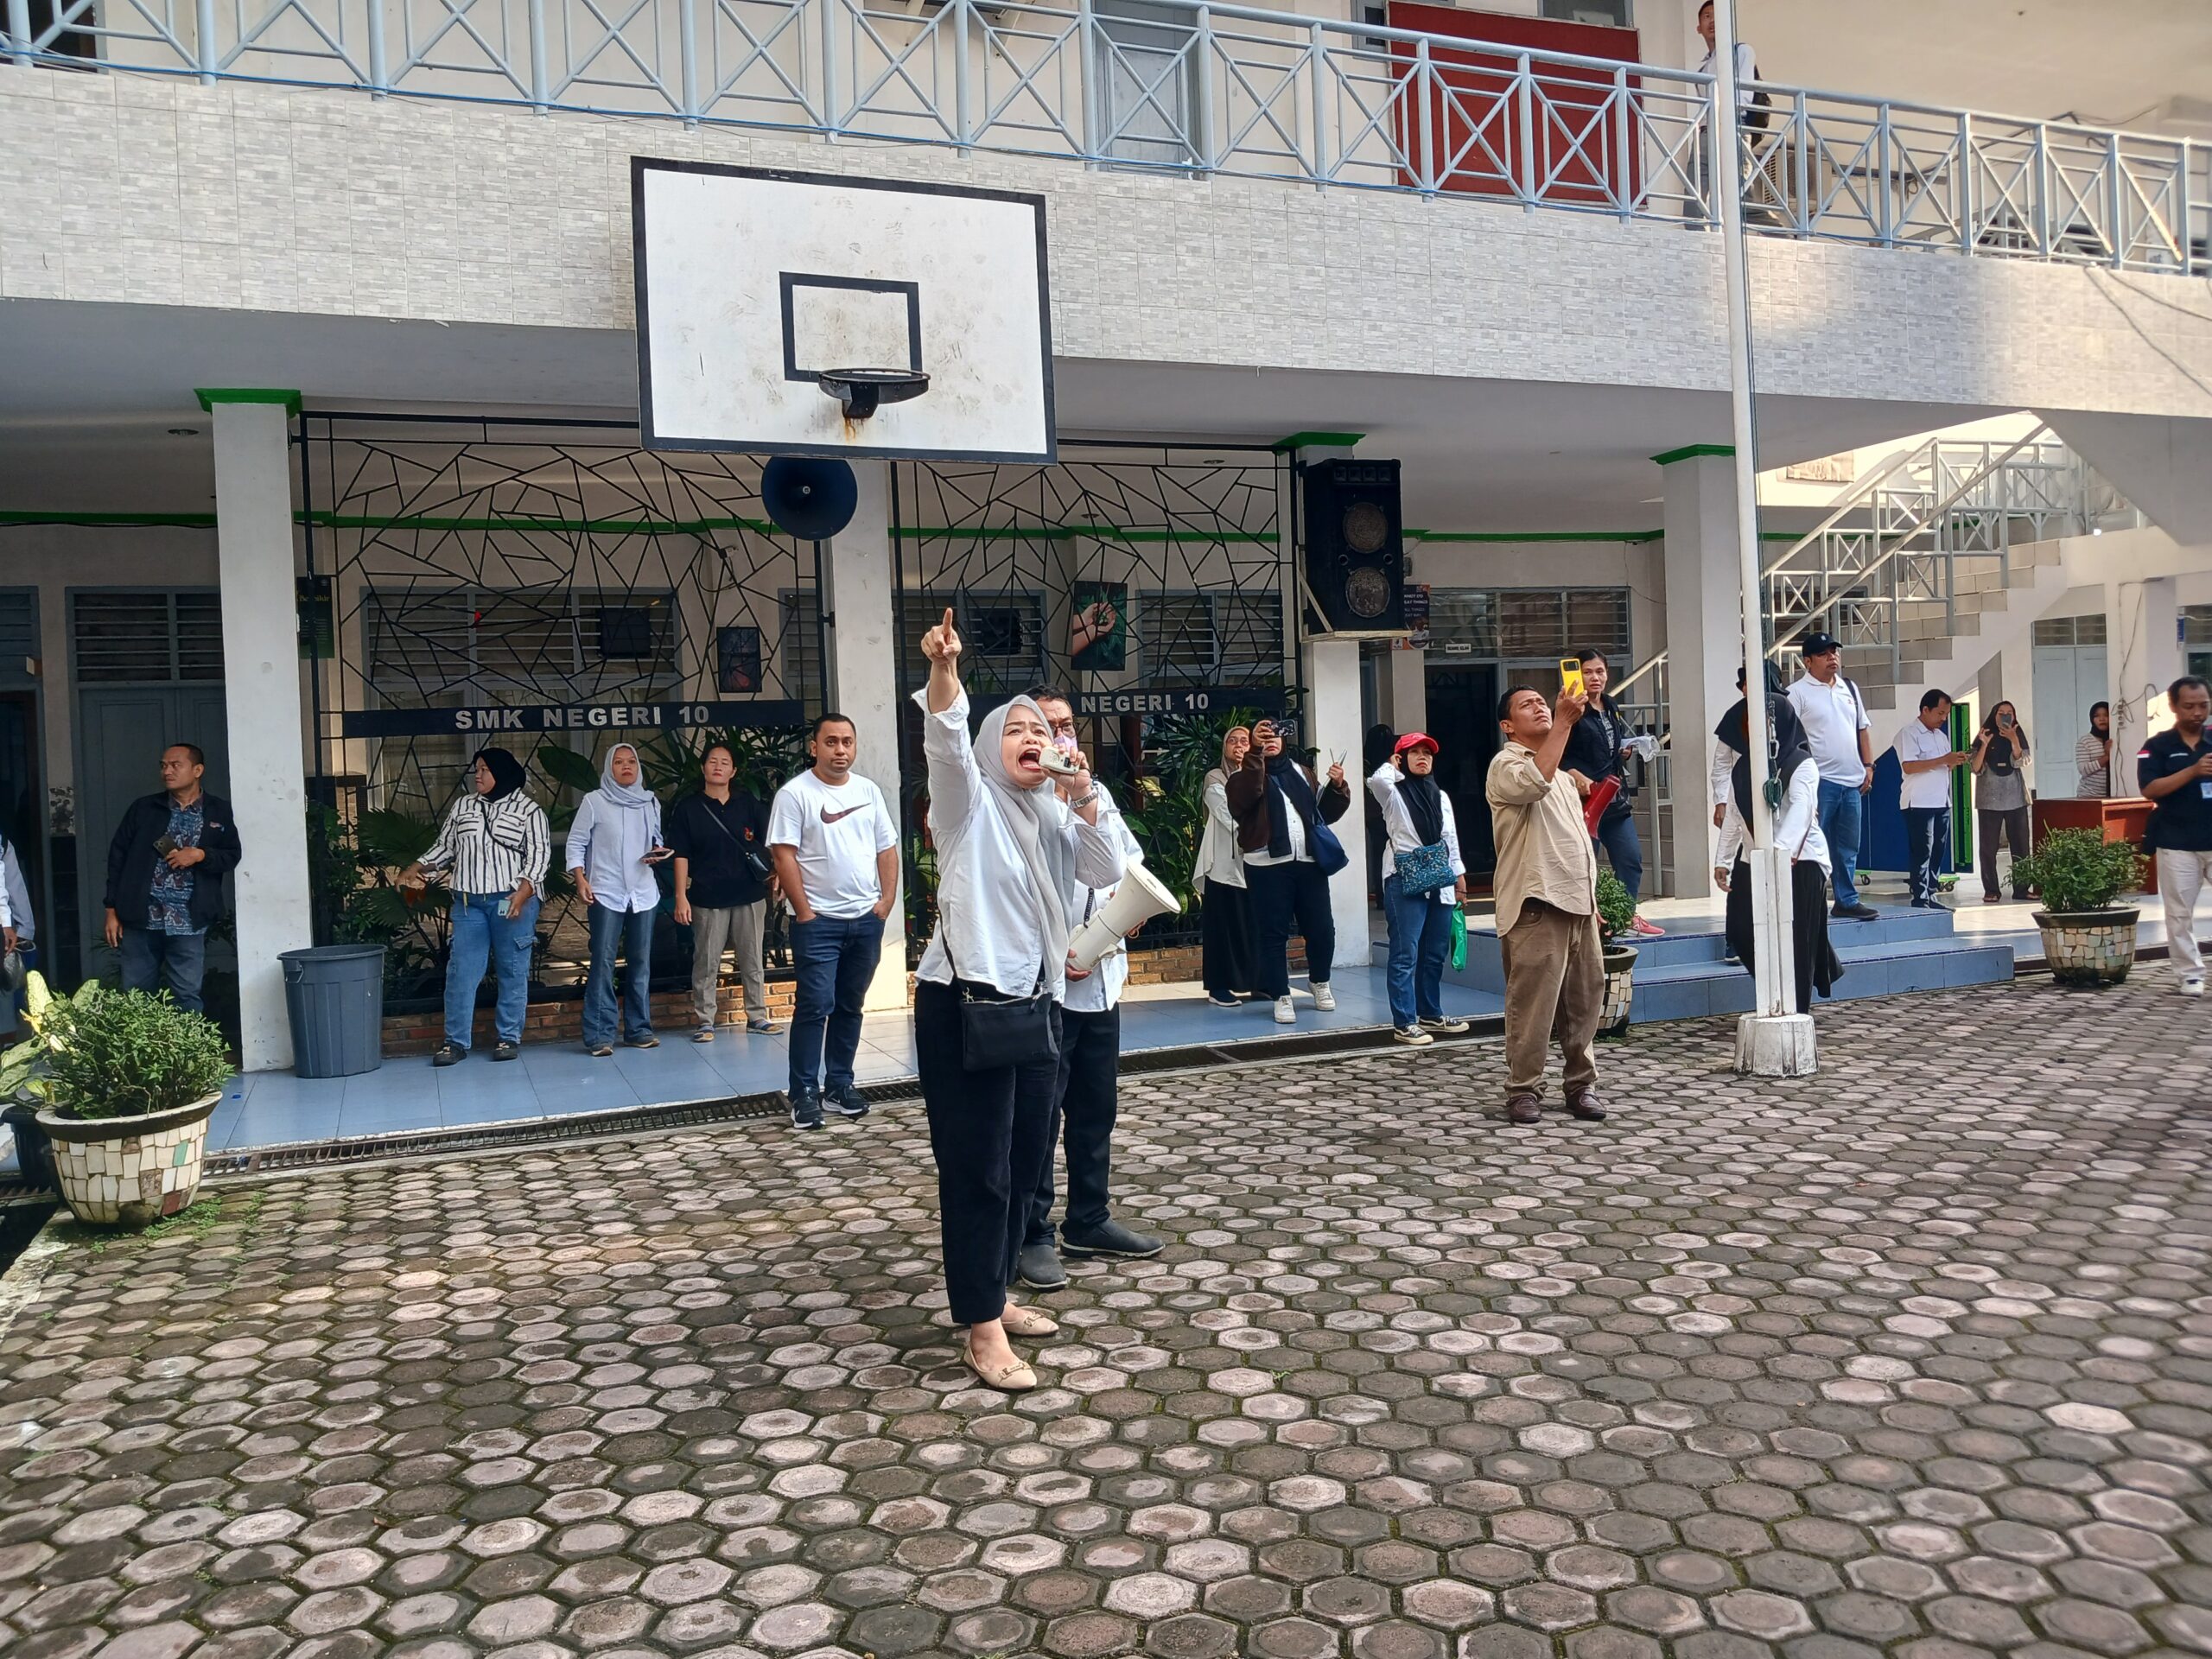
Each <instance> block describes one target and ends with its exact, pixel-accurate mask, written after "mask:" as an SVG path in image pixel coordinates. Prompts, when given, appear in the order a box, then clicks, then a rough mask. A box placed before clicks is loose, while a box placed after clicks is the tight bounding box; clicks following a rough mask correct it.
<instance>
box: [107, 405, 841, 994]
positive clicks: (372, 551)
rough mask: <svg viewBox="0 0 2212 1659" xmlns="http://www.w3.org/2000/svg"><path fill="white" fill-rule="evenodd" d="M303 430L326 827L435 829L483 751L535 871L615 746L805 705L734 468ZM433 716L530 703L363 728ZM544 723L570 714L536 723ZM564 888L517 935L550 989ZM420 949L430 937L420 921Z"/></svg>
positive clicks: (502, 427) (552, 427) (624, 450)
mask: <svg viewBox="0 0 2212 1659" xmlns="http://www.w3.org/2000/svg"><path fill="white" fill-rule="evenodd" d="M302 425H303V433H304V435H303V440H302V442H303V446H304V453H303V463H302V486H303V494H304V497H305V506H306V510H307V519H308V549H309V561H308V568H309V571H310V573H311V574H310V575H309V577H308V582H307V584H306V585H305V586H304V587H303V590H302V649H303V650H313V649H315V647H314V645H313V643H312V642H313V641H314V639H315V638H317V637H318V636H319V637H320V639H321V640H322V641H323V642H324V643H323V645H322V646H321V659H320V660H318V662H317V664H316V671H315V730H316V739H317V746H318V757H319V770H320V772H321V774H322V775H321V779H320V780H319V781H320V786H321V794H322V796H323V797H324V798H325V799H327V800H328V801H329V802H331V803H332V804H335V805H337V806H338V807H339V808H340V815H341V817H343V818H344V819H345V820H346V823H348V824H349V825H356V826H358V825H360V824H367V825H369V826H371V827H372V829H377V830H378V831H381V832H384V833H386V834H387V835H391V834H395V833H396V834H401V835H403V836H404V833H405V825H404V823H402V822H401V821H402V820H413V821H415V823H416V827H417V830H418V832H419V829H420V827H421V826H423V825H431V824H435V823H436V822H437V821H438V820H439V819H441V818H442V817H443V815H444V813H445V812H446V810H448V806H449V805H450V804H451V803H452V802H453V800H454V798H456V796H457V795H458V794H459V792H460V791H461V789H462V788H463V787H464V786H465V785H466V779H465V775H464V769H465V768H466V767H467V763H468V760H469V757H470V755H471V754H472V753H474V751H475V750H476V749H477V748H479V747H482V746H483V745H484V744H486V743H487V742H495V743H498V744H499V745H500V746H501V747H505V748H508V749H510V750H512V751H513V752H514V753H515V754H516V755H517V756H518V758H519V759H520V760H522V762H523V763H524V766H525V767H526V768H527V769H528V771H529V772H530V777H531V783H530V788H531V793H532V794H533V795H534V796H535V797H537V798H538V799H539V800H540V801H541V802H543V804H545V805H546V806H547V807H548V809H549V810H550V812H551V814H552V816H553V819H554V824H555V842H556V858H555V864H556V867H557V866H559V865H560V863H561V862H562V860H561V858H560V856H559V853H560V848H559V842H560V832H561V829H562V827H563V825H565V823H566V822H567V819H568V817H569V815H570V813H571V812H572V811H573V809H574V804H575V787H574V785H575V781H576V780H578V779H581V778H582V776H583V774H584V772H585V771H586V770H588V769H595V767H596V765H597V763H598V761H599V760H600V758H601V756H602V755H603V754H604V753H606V752H607V750H608V749H610V748H611V747H613V745H614V744H615V743H617V742H620V741H630V742H634V743H637V744H639V746H640V747H641V748H643V749H645V750H646V752H647V762H648V773H649V777H650V776H651V775H652V772H653V771H654V770H655V769H656V767H657V766H658V768H660V769H663V770H665V769H666V768H668V767H671V766H676V765H677V764H678V762H679V760H680V756H681V753H686V752H689V751H690V750H691V749H694V748H696V746H697V745H698V743H699V742H700V741H701V740H702V733H703V731H704V730H706V729H715V728H720V727H721V726H723V725H726V724H731V723H741V722H733V721H729V720H727V719H725V718H723V717H722V716H724V715H726V714H728V711H730V710H732V709H734V708H737V707H738V706H740V705H758V709H757V712H759V713H761V714H764V715H770V716H772V717H773V716H776V715H782V714H787V713H788V712H789V710H788V709H787V708H786V707H785V705H788V704H790V703H792V702H799V701H802V700H809V699H818V697H819V696H820V691H819V667H820V657H821V651H820V642H819V639H818V635H817V626H818V625H817V620H816V618H817V607H816V604H815V598H814V594H815V586H816V578H817V570H816V564H815V554H814V550H813V548H812V547H811V546H810V545H804V544H800V543H794V542H793V541H792V540H791V538H790V537H786V536H785V535H783V534H782V533H781V532H779V531H777V530H775V529H774V527H773V526H772V525H771V524H768V522H767V521H766V517H765V515H764V514H763V512H762V510H761V506H760V463H759V462H758V461H755V460H753V459H752V458H750V457H746V456H729V455H709V454H651V453H648V452H646V451H645V450H642V449H640V448H639V447H638V443H637V435H636V432H635V430H634V429H632V428H629V427H626V426H620V425H598V424H594V423H551V422H545V423H532V422H527V421H493V420H469V421H457V420H456V421H442V420H435V419H418V418H415V417H407V418H404V419H401V418H392V419H384V418H378V417H374V416H351V415H338V414H330V415H319V414H311V415H309V416H307V417H306V418H305V420H304V422H303V423H302ZM80 627H81V620H80ZM448 709H466V710H471V711H477V712H475V713H473V714H472V715H470V720H471V721H472V722H477V721H481V723H483V724H484V725H486V726H493V727H496V724H497V721H498V718H499V716H497V715H493V712H492V711H507V717H511V718H519V717H520V712H519V711H525V710H527V711H536V712H535V713H533V714H532V715H531V722H532V723H531V725H529V726H526V727H525V728H523V729H516V730H508V731H497V732H496V734H494V733H493V732H488V731H481V730H477V729H471V730H468V731H467V732H457V731H454V730H451V729H448V730H446V731H442V732H436V731H428V730H421V729H417V730H412V731H402V732H391V731H388V730H387V729H386V728H395V727H400V726H404V725H407V724H409V723H410V721H412V723H414V724H416V726H421V725H423V724H427V723H429V721H425V720H423V719H422V718H420V715H421V711H426V710H448ZM552 711H565V715H566V717H568V718H569V719H572V720H574V721H575V722H576V723H575V724H574V725H572V726H569V727H566V728H556V729H543V728H541V727H539V726H538V725H537V722H538V721H543V720H551V719H553V718H555V717H556V716H555V714H554V712H552ZM752 712H756V711H755V710H753V709H747V714H748V715H749V714H750V713H752ZM685 715H697V716H698V718H696V719H694V720H682V721H679V719H678V717H680V716H685ZM379 721H380V722H382V724H381V726H379V725H378V722H379ZM550 748H559V749H563V750H565V751H568V752H569V753H567V754H564V755H551V756H549V755H548V753H546V751H547V750H549V749H550ZM563 779H568V780H569V781H568V782H566V783H564V782H563ZM371 815H375V816H371ZM564 890H565V883H564V882H563V881H561V880H558V879H557V878H556V881H555V884H554V892H553V893H551V894H550V895H549V902H548V904H547V906H546V908H545V911H544V918H545V919H544V920H543V921H542V922H541V925H540V931H541V938H543V941H544V948H543V950H542V951H541V957H540V961H539V963H538V971H539V973H540V974H541V976H544V977H545V978H547V979H550V980H553V981H555V982H559V981H562V980H563V979H573V978H574V977H575V976H576V974H577V973H578V972H579V971H580V964H581V963H582V961H583V959H584V957H585V956H586V950H585V949H584V940H583V931H582V917H581V914H580V913H575V914H572V913H571V912H572V911H575V910H576V909H577V907H575V906H572V905H571V904H570V903H569V902H568V901H567V900H566V899H564V898H563V896H562V895H563V893H564ZM660 931H661V932H662V933H663V935H664V936H668V935H672V933H673V930H672V929H668V928H664V929H662V930H660ZM423 937H424V938H425V940H426V941H428V942H429V944H431V945H432V946H433V947H435V943H436V942H437V935H436V929H435V924H434V923H431V924H429V925H426V927H425V928H424V930H423ZM662 954H663V952H662V951H660V950H657V951H656V955H657V956H660V955H662ZM422 965H423V968H424V969H425V975H424V977H425V979H426V980H427V970H428V969H429V967H431V966H433V965H434V964H431V963H424V964H422ZM395 990H398V991H401V992H402V994H403V995H404V988H402V987H397V986H396V987H395Z"/></svg>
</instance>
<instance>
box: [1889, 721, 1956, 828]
mask: <svg viewBox="0 0 2212 1659" xmlns="http://www.w3.org/2000/svg"><path fill="white" fill-rule="evenodd" d="M1893 747H1895V748H1896V750H1897V759H1898V760H1900V761H1904V760H1942V759H1943V757H1944V756H1946V755H1948V754H1949V753H1950V752H1951V733H1950V728H1948V727H1945V726H1939V727H1937V728H1936V729H1935V730H1934V731H1932V732H1931V731H1929V729H1928V727H1927V725H1926V723H1925V722H1924V721H1918V720H1908V721H1905V723H1904V730H1903V731H1901V732H1899V733H1898V734H1897V742H1896V744H1895V745H1894V746H1893ZM1897 804H1898V805H1899V806H1900V807H1916V808H1918V809H1919V810H1923V811H1926V810H1929V809H1930V808H1934V807H1946V806H1948V805H1949V804H1951V769H1950V768H1949V767H1948V766H1932V767H1930V768H1929V770H1928V771H1926V772H1906V773H1905V774H1904V781H1903V783H1902V784H1900V785H1899V786H1898V789H1897Z"/></svg>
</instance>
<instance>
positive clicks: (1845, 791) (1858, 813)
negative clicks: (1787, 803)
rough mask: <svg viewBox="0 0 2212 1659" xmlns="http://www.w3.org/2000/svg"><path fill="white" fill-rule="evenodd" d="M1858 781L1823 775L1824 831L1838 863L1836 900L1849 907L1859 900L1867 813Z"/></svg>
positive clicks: (1842, 907)
mask: <svg viewBox="0 0 2212 1659" xmlns="http://www.w3.org/2000/svg"><path fill="white" fill-rule="evenodd" d="M1863 810H1864V809H1863V807H1862V805H1861V797H1860V795H1859V785H1856V784H1832V783H1830V782H1828V780H1827V779H1825V778H1823V779H1821V814H1820V816H1821V835H1823V836H1826V837H1827V843H1828V857H1829V858H1830V859H1832V860H1833V861H1834V864H1835V902H1836V908H1837V909H1839V910H1849V909H1850V908H1851V907H1852V906H1853V905H1855V904H1857V903H1858V902H1859V823H1860V822H1861V818H1862V815H1863Z"/></svg>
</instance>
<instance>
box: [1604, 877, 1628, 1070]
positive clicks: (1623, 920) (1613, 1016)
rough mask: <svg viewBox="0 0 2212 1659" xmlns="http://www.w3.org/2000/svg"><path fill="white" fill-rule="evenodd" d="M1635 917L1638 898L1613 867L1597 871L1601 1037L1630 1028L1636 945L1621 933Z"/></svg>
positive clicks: (1618, 1034)
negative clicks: (1631, 894) (1602, 962)
mask: <svg viewBox="0 0 2212 1659" xmlns="http://www.w3.org/2000/svg"><path fill="white" fill-rule="evenodd" d="M1635 920H1636V900H1635V899H1631V898H1630V897H1629V896H1628V889H1627V888H1626V887H1624V886H1623V885H1622V884H1621V879H1620V877H1618V875H1615V874H1613V873H1612V872H1611V870H1609V869H1605V868H1602V867H1601V868H1599V871H1598V932H1599V937H1600V938H1603V939H1604V940H1605V1007H1604V1008H1603V1009H1602V1010H1600V1011H1599V1015H1598V1034H1599V1036H1600V1037H1619V1036H1623V1035H1625V1034H1626V1033H1627V1031H1628V1014H1629V1005H1630V1002H1631V1001H1633V999H1634V997H1635V994H1636V986H1635V982H1634V976H1635V973H1636V947H1635V946H1634V945H1632V944H1622V943H1621V936H1622V935H1623V934H1624V933H1626V932H1627V931H1628V930H1629V927H1630V925H1631V924H1632V923H1633V922H1634V921H1635Z"/></svg>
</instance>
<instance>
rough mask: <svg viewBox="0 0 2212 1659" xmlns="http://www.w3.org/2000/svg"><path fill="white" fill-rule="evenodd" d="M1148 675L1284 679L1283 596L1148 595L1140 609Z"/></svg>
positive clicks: (1140, 641)
mask: <svg viewBox="0 0 2212 1659" xmlns="http://www.w3.org/2000/svg"><path fill="white" fill-rule="evenodd" d="M1135 633H1136V644H1137V649H1138V651H1139V652H1140V653H1141V660H1142V667H1143V671H1144V672H1145V673H1146V674H1147V675H1154V676H1157V677H1160V678H1162V679H1195V680H1204V679H1229V680H1254V681H1276V680H1280V679H1281V677H1282V595H1281V594H1277V593H1267V592H1258V591H1255V592H1250V593H1237V592H1228V593H1191V594H1141V595H1140V596H1139V597H1138V599H1137V600H1136V602H1135Z"/></svg>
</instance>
